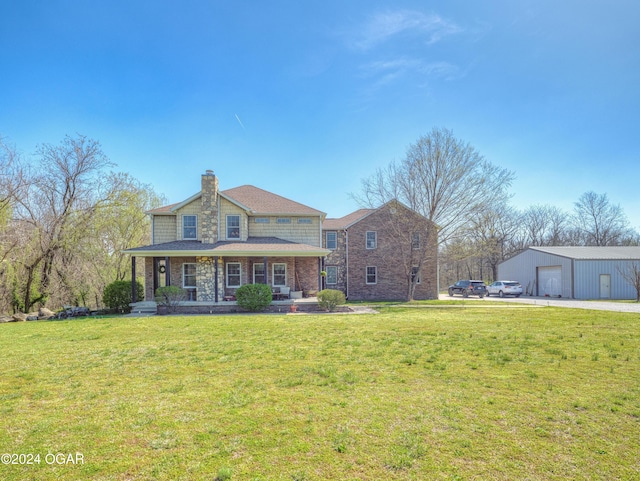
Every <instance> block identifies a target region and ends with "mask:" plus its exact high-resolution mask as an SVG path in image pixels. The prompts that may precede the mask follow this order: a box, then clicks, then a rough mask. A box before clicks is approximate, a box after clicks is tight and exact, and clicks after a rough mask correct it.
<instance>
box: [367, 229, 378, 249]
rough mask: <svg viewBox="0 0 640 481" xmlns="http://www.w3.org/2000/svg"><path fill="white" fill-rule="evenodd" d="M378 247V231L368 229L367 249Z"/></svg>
mask: <svg viewBox="0 0 640 481" xmlns="http://www.w3.org/2000/svg"><path fill="white" fill-rule="evenodd" d="M376 247H378V233H377V232H375V231H367V249H375V248H376Z"/></svg>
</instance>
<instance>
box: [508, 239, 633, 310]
mask: <svg viewBox="0 0 640 481" xmlns="http://www.w3.org/2000/svg"><path fill="white" fill-rule="evenodd" d="M634 263H637V265H638V266H640V247H618V246H616V247H529V248H528V249H527V250H525V251H523V252H521V253H520V254H518V255H515V256H513V257H512V258H511V259H507V260H506V261H504V262H502V263H501V264H499V265H498V277H499V279H500V280H515V281H519V282H520V284H522V288H523V289H524V290H525V291H526V293H527V294H529V295H534V296H551V297H569V298H573V299H635V298H636V291H635V289H634V288H633V286H632V285H631V284H630V283H629V282H628V281H626V280H625V279H624V277H623V276H622V275H621V274H620V272H624V271H625V270H626V269H629V268H630V266H632V265H633V264H634Z"/></svg>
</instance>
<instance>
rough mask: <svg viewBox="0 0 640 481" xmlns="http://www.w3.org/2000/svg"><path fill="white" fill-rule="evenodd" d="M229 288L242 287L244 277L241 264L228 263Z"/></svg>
mask: <svg viewBox="0 0 640 481" xmlns="http://www.w3.org/2000/svg"><path fill="white" fill-rule="evenodd" d="M226 269H227V287H240V285H241V281H242V275H241V270H240V263H239V262H227V265H226Z"/></svg>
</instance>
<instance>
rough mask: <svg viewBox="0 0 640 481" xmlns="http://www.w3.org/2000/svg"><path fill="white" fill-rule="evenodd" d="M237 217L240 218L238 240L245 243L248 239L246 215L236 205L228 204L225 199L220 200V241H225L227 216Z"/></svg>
mask: <svg viewBox="0 0 640 481" xmlns="http://www.w3.org/2000/svg"><path fill="white" fill-rule="evenodd" d="M228 215H239V216H240V240H241V241H246V240H247V237H249V229H248V227H247V214H246V212H245V211H244V210H243V209H242V208H240V207H238V206H237V205H235V204H233V203H231V202H229V201H228V200H227V199H223V198H221V199H220V229H219V234H218V236H219V238H220V240H227V216H228Z"/></svg>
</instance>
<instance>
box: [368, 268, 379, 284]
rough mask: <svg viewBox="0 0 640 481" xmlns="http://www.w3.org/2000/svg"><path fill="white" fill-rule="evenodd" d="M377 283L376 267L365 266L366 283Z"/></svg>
mask: <svg viewBox="0 0 640 481" xmlns="http://www.w3.org/2000/svg"><path fill="white" fill-rule="evenodd" d="M377 283H378V268H377V267H367V284H377Z"/></svg>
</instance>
